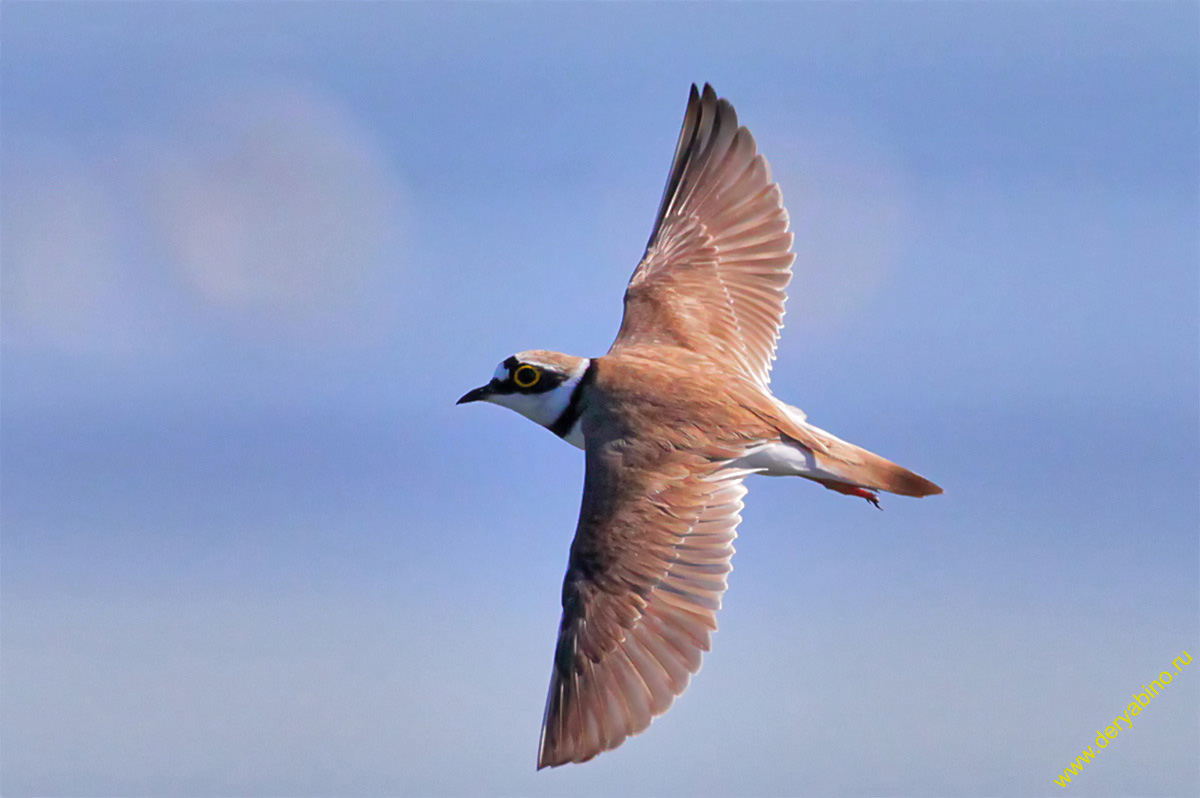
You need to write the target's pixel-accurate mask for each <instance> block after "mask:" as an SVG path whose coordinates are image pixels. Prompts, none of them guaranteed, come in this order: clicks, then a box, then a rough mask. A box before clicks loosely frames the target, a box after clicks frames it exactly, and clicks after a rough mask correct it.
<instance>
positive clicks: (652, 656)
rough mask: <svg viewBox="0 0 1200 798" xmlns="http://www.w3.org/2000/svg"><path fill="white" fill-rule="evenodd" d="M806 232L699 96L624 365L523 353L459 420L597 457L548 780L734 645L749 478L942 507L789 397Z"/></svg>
mask: <svg viewBox="0 0 1200 798" xmlns="http://www.w3.org/2000/svg"><path fill="white" fill-rule="evenodd" d="M788 226H789V220H788V214H787V210H786V209H785V208H784V205H783V198H782V194H781V192H780V189H779V186H778V184H777V183H775V182H774V181H773V180H772V178H771V173H770V169H769V167H768V166H767V161H766V159H765V158H764V157H763V156H762V155H761V154H759V153H758V151H757V146H756V144H755V141H754V138H753V137H752V136H751V134H750V132H749V131H748V130H747V129H746V128H745V127H743V126H740V125H739V124H738V118H737V113H736V112H735V110H734V108H733V106H732V105H731V104H730V103H729V101H728V100H726V99H723V98H718V96H717V94H716V92H715V91H714V89H713V88H712V86H711V85H709V84H707V83H706V84H705V86H704V88H703V90H700V89H698V88H697V87H696V85H695V84H693V85H692V87H691V91H690V92H689V95H688V103H687V109H686V111H685V114H684V121H683V126H682V129H681V130H680V134H679V140H678V143H677V145H676V148H675V155H674V158H673V159H672V162H671V168H670V171H669V173H668V178H667V184H666V188H665V190H664V191H663V196H662V199H661V201H660V203H659V208H658V215H657V217H656V220H655V223H654V227H653V232H652V233H651V235H650V239H649V242H648V244H647V246H646V249H645V252H644V254H643V256H642V258H641V260H640V262H639V263H638V265H637V267H636V268H635V269H634V272H633V275H632V277H631V278H630V280H629V284H628V287H627V288H626V290H625V298H624V301H625V305H624V315H623V318H622V320H621V326H620V329H619V331H618V333H617V337H616V340H615V341H614V342H613V344H612V346H611V348H610V349H609V350H608V352H607V353H606V354H604V355H603V356H601V357H577V356H574V355H566V354H562V353H559V352H553V351H548V350H538V349H535V350H529V351H524V352H519V353H517V354H514V355H512V356H511V357H508V358H506V359H505V360H504V361H503V362H501V363H500V365H499V366H497V368H496V370H495V373H494V374H493V375H492V378H491V380H490V381H489V382H488V383H487V384H485V385H483V386H481V387H478V388H475V389H473V390H471V391H468V392H467V393H466V394H465V395H463V396H462V398H460V399H459V400H458V404H465V403H469V402H478V401H483V402H490V403H492V404H496V405H500V406H502V407H507V408H510V409H512V410H515V411H516V412H518V413H520V414H521V415H523V416H525V417H527V418H529V419H530V420H532V421H534V422H536V423H538V424H540V425H541V426H543V427H545V428H547V429H549V430H550V431H551V432H553V433H554V434H555V435H557V436H558V437H560V438H562V439H563V440H565V441H567V442H568V443H570V444H572V445H574V446H577V447H579V448H581V449H583V450H584V461H585V475H584V485H583V499H582V504H581V508H580V512H579V521H578V524H577V526H576V530H575V537H574V540H573V541H572V543H571V549H570V558H569V562H568V566H567V573H566V576H565V577H564V580H563V587H562V620H561V622H560V624H559V630H558V640H557V645H556V647H555V651H554V661H553V667H552V673H551V680H550V689H549V695H548V696H547V700H546V704H545V711H544V714H543V718H542V731H541V738H540V741H539V745H538V756H537V768H538V770H541V769H542V768H545V767H555V766H559V765H563V764H566V763H572V762H585V761H587V760H590V759H592V758H593V757H595V756H596V755H598V754H600V753H602V752H604V751H608V750H611V749H614V748H616V747H617V746H619V745H621V744H622V743H623V742H624V741H625V740H626V739H627V738H628V737H630V736H632V735H635V734H638V733H640V732H642V731H644V730H645V729H646V728H647V727H648V726H649V725H650V723H651V721H652V720H653V719H654V718H655V717H657V716H659V715H661V714H662V713H663V712H665V711H666V710H667V709H668V708H669V707H670V706H671V704H672V702H673V701H674V699H675V698H676V697H677V696H678V695H680V694H681V693H682V692H683V691H684V690H685V688H686V687H687V685H688V682H689V680H690V678H691V676H692V675H693V674H695V673H696V672H697V671H698V670H699V668H700V661H701V655H702V654H703V653H704V652H707V651H708V650H709V648H710V643H711V637H712V633H713V632H714V631H715V630H716V621H715V617H716V613H717V610H718V609H719V608H720V606H721V598H722V595H723V594H724V592H725V589H726V586H727V578H728V574H729V572H730V571H731V568H732V566H731V562H730V561H731V557H732V555H733V552H734V549H733V541H734V538H735V537H736V536H737V526H738V524H739V523H740V521H741V515H740V513H741V510H742V508H743V502H742V499H743V497H744V495H745V493H746V488H745V486H744V484H743V482H744V480H745V479H746V477H748V476H750V475H752V474H765V475H768V476H797V477H802V478H805V479H808V480H811V481H813V482H816V483H818V484H820V485H822V486H824V487H826V488H829V489H831V490H834V491H837V492H839V493H843V494H846V495H849V496H856V497H860V498H863V499H866V500H867V501H869V502H871V503H872V504H874V505H875V506H876V507H878V506H879V498H878V492H879V491H885V492H889V493H893V494H899V495H902V496H915V497H919V496H929V495H933V494H938V493H941V492H942V489H941V488H940V487H938V486H937V485H935V484H934V483H933V482H930V481H929V480H927V479H925V478H924V477H921V476H918V475H917V474H915V473H913V472H911V471H909V470H908V469H905V468H903V467H901V466H899V465H897V464H895V463H893V462H891V461H889V460H885V459H884V458H883V457H880V456H879V455H877V454H874V453H872V452H869V451H867V450H866V449H863V448H860V447H858V446H856V445H854V444H852V443H848V442H846V441H844V440H842V439H840V438H838V437H836V436H834V435H833V434H831V433H829V432H826V431H825V430H823V429H820V428H819V427H817V426H815V425H813V424H811V423H810V422H809V421H808V419H807V416H806V414H805V413H804V411H802V410H800V409H799V408H797V407H794V406H792V405H789V404H787V403H785V402H783V401H782V400H780V399H777V398H776V397H775V396H774V394H772V392H771V388H770V370H771V366H772V363H773V361H774V359H775V351H776V343H777V341H778V338H779V333H780V329H781V327H782V321H783V314H784V302H785V300H786V298H787V295H786V289H787V286H788V282H789V281H790V279H791V275H792V272H791V269H792V263H793V260H794V258H795V255H794V254H793V253H792V244H793V235H792V233H790V232H789V231H788Z"/></svg>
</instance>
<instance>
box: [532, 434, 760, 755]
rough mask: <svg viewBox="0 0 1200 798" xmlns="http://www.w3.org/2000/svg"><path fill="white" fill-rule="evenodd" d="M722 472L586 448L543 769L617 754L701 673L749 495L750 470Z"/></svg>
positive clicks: (622, 444) (648, 453)
mask: <svg viewBox="0 0 1200 798" xmlns="http://www.w3.org/2000/svg"><path fill="white" fill-rule="evenodd" d="M720 465H721V464H720V463H719V462H716V463H714V462H713V460H711V459H709V458H708V457H706V456H702V455H699V454H693V453H685V452H680V451H678V450H670V449H664V448H663V447H658V446H647V445H639V443H638V442H637V441H630V440H628V439H618V440H610V441H606V442H605V441H597V440H595V439H589V440H588V442H587V476H586V478H585V481H584V491H583V506H582V509H581V510H580V517H579V526H578V528H577V529H576V532H575V540H574V542H573V543H572V545H571V559H570V565H569V567H568V569H567V575H566V579H565V580H564V581H563V595H562V604H563V616H562V623H561V626H560V628H559V635H558V646H557V648H556V650H555V654H554V672H553V675H552V676H551V679H550V695H549V697H548V698H547V700H546V713H545V717H544V718H543V721H542V739H541V746H540V750H539V752H538V768H539V769H540V768H543V767H548V766H550V767H552V766H555V765H561V764H564V763H567V762H583V761H586V760H588V759H591V758H592V757H594V756H596V754H599V753H601V752H602V751H607V750H609V749H612V748H616V747H617V746H618V745H620V744H621V742H622V741H624V740H625V738H626V737H629V736H630V735H633V734H637V733H638V732H640V731H642V730H644V729H645V728H646V727H647V726H649V725H650V722H651V721H652V720H653V719H654V717H655V716H657V715H660V714H662V713H663V712H665V711H666V710H667V708H668V707H669V706H670V705H671V702H672V701H674V699H675V696H677V695H679V694H680V693H682V692H683V691H684V689H685V688H686V687H687V684H688V680H689V678H690V677H691V675H692V674H693V673H695V672H696V671H697V670H699V668H700V656H701V654H702V652H704V651H707V650H708V648H709V635H710V634H711V633H712V632H713V631H714V630H715V629H716V621H715V616H716V612H717V609H718V608H719V607H720V606H721V595H722V594H723V593H724V592H725V579H726V574H728V572H729V570H730V568H731V566H730V558H731V557H732V556H733V540H734V538H735V537H737V532H736V529H737V525H738V522H739V521H740V520H741V517H740V516H739V513H740V511H741V508H742V497H743V496H744V495H745V492H746V491H745V488H744V487H742V478H743V476H744V475H745V473H746V472H737V471H730V470H728V469H726V470H724V471H721V470H720Z"/></svg>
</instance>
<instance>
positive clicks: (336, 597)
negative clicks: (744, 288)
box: [0, 3, 1200, 796]
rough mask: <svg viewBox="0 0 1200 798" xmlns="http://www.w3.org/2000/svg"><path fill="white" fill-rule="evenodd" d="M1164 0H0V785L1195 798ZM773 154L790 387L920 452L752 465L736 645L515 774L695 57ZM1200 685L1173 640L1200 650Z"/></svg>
mask: <svg viewBox="0 0 1200 798" xmlns="http://www.w3.org/2000/svg"><path fill="white" fill-rule="evenodd" d="M1198 13H1200V12H1197V8H1196V6H1195V5H1194V4H1190V3H1138V4H1082V3H1080V4H1075V3H1055V4H1008V3H1004V4H1000V3H992V4H969V5H965V4H964V5H956V4H954V5H952V4H935V3H917V4H890V5H883V4H854V5H841V4H795V5H784V4H763V5H738V6H733V5H681V4H662V5H649V4H646V5H640V4H613V5H592V4H570V5H542V4H456V5H452V4H358V5H333V4H323V3H313V4H267V3H257V4H238V5H232V4H230V5H225V4H207V3H194V4H177V5H157V4H142V3H92V4H78V3H55V4H31V3H8V4H6V5H5V8H4V14H3V19H2V20H0V37H2V41H0V45H2V47H0V50H2V52H0V99H2V101H3V116H2V118H0V126H2V134H3V136H2V140H0V169H2V173H0V174H2V177H3V192H2V196H0V225H2V228H0V233H2V236H0V258H2V267H3V271H2V275H0V279H2V283H0V288H2V291H0V311H2V313H0V330H2V332H3V339H2V343H0V353H2V355H3V368H2V374H0V378H2V385H0V388H2V392H0V449H2V451H0V454H2V457H0V478H2V480H0V491H2V499H3V502H2V505H0V521H2V523H3V538H2V540H0V553H2V555H3V563H2V569H3V570H2V572H0V576H2V590H3V608H2V610H3V612H2V616H0V623H2V627H0V631H2V633H3V650H2V651H0V678H2V680H3V697H2V699H0V731H2V732H3V738H4V746H3V756H2V758H0V779H2V782H0V783H2V785H3V789H4V793H5V795H32V794H38V795H202V794H226V795H267V794H270V795H283V794H287V795H328V794H344V795H489V794H498V795H518V794H519V795H561V794H574V795H612V794H628V795H689V796H692V795H780V796H783V795H831V794H837V795H847V796H868V795H878V794H889V795H923V796H937V795H946V794H960V795H1042V794H1046V793H1047V792H1067V791H1068V790H1069V792H1071V793H1074V794H1077V795H1122V794H1139V795H1179V794H1191V793H1194V792H1196V790H1197V788H1198V786H1200V773H1198V770H1197V765H1196V762H1195V750H1197V747H1198V746H1200V737H1198V732H1197V727H1196V723H1195V717H1196V711H1197V708H1198V706H1200V688H1198V684H1200V670H1196V671H1191V670H1188V669H1185V670H1184V672H1182V673H1180V674H1179V675H1178V678H1177V679H1176V681H1175V682H1174V683H1173V684H1172V685H1171V686H1170V688H1169V690H1168V691H1166V692H1164V694H1163V695H1162V696H1161V697H1159V698H1158V699H1156V700H1155V702H1154V703H1153V705H1152V706H1151V707H1150V708H1149V709H1147V710H1146V711H1145V712H1144V713H1143V714H1141V715H1139V716H1138V719H1137V723H1136V725H1135V727H1134V728H1132V729H1130V730H1128V731H1126V732H1124V733H1122V734H1121V735H1120V737H1119V738H1118V739H1117V740H1115V741H1114V742H1113V743H1112V744H1111V745H1110V746H1108V747H1107V748H1106V749H1104V751H1103V752H1101V754H1100V755H1098V757H1097V759H1096V761H1095V762H1094V763H1092V764H1090V765H1088V766H1086V768H1085V771H1084V772H1083V773H1082V774H1081V775H1080V776H1078V777H1077V778H1076V780H1075V781H1074V782H1073V783H1072V784H1071V786H1070V787H1069V788H1068V790H1061V789H1060V788H1059V787H1058V786H1057V785H1055V784H1054V783H1053V782H1052V778H1053V777H1054V776H1056V775H1060V774H1061V772H1062V768H1063V767H1064V766H1065V765H1066V764H1067V763H1068V762H1069V761H1071V760H1072V759H1073V758H1074V757H1075V756H1076V755H1077V754H1078V753H1079V750H1080V749H1081V748H1082V747H1083V746H1085V745H1087V744H1089V743H1091V742H1092V741H1093V740H1094V738H1095V735H1096V729H1097V726H1101V727H1102V726H1103V725H1106V724H1108V723H1111V719H1112V717H1113V716H1114V714H1116V713H1119V712H1122V711H1123V710H1124V707H1125V706H1126V704H1127V703H1128V701H1129V700H1131V698H1129V696H1130V694H1131V693H1132V692H1134V691H1136V690H1137V689H1138V688H1139V686H1140V685H1142V684H1144V683H1146V682H1147V681H1148V680H1149V679H1151V678H1153V677H1154V676H1155V675H1156V674H1157V673H1158V672H1159V671H1161V670H1162V669H1164V668H1166V667H1168V666H1169V665H1170V662H1171V660H1172V659H1173V658H1174V657H1176V656H1178V655H1179V653H1180V652H1181V651H1182V650H1185V649H1186V650H1188V651H1190V652H1192V653H1193V654H1195V653H1196V652H1197V649H1200V639H1198V638H1200V636H1198V634H1197V631H1198V629H1200V610H1198V607H1200V601H1198V599H1200V583H1198V577H1197V570H1198V563H1200V547H1198V545H1197V529H1200V507H1198V505H1197V493H1196V485H1197V480H1198V478H1200V429H1198V418H1200V413H1198V411H1200V407H1198V406H1197V404H1198V400H1197V397H1198V396H1200V370H1198V366H1197V364H1198V363H1200V351H1198V337H1197V329H1198V326H1197V323H1198V321H1200V319H1198V313H1197V298H1198V296H1200V280H1198V271H1197V263H1198V262H1200V260H1198V256H1200V234H1198V233H1197V225H1196V220H1197V217H1198V215H1200V199H1198V187H1200V158H1198V155H1197V153H1198V151H1200V146H1198V145H1200V129H1198V116H1197V108H1198V107H1200V81H1198V78H1197V75H1198V71H1197V59H1198V56H1200V35H1198V33H1197V31H1198V30H1200V26H1198V24H1197V23H1198V22H1200V19H1198ZM704 81H711V82H712V83H713V84H714V86H716V88H717V90H718V91H719V92H720V93H721V94H722V95H723V96H726V97H728V98H729V99H730V100H732V101H733V102H734V104H735V105H736V106H737V108H738V110H739V113H740V116H741V119H742V122H743V123H744V124H746V125H748V126H749V127H750V128H751V130H752V131H753V132H754V134H755V137H756V139H757V140H758V143H759V146H760V149H761V151H762V152H763V153H764V154H765V155H766V156H767V158H768V159H769V160H770V163H771V165H772V168H773V172H774V174H775V176H776V178H777V179H778V180H779V182H780V184H781V186H782V189H783V192H784V197H785V200H786V201H787V204H788V207H789V210H790V212H791V217H792V222H793V229H794V230H795V231H796V234H797V236H796V251H797V268H796V272H797V274H796V278H795V280H794V281H793V287H792V290H791V292H790V293H791V300H790V302H789V308H788V311H789V312H788V317H787V329H786V330H785V333H784V337H783V339H782V342H781V347H780V353H779V354H780V358H779V361H778V363H777V365H776V368H775V371H774V383H773V384H774V388H775V390H776V392H777V393H778V394H779V395H780V396H781V397H782V398H784V399H785V400H787V401H789V402H792V403H794V404H797V405H799V406H801V407H803V408H805V409H806V410H807V411H808V412H809V414H810V417H811V418H812V419H813V420H814V422H815V423H817V424H819V425H820V426H822V427H825V428H827V429H830V430H832V431H834V432H835V433H837V434H838V435H840V436H842V437H844V438H846V439H848V440H852V441H854V442H856V443H859V444H861V445H864V446H867V447H868V448H871V449H873V450H875V451H878V452H880V453H881V454H883V455H885V456H888V457H890V458H893V459H895V460H897V461H899V462H901V463H903V464H904V465H907V466H909V467H911V468H913V469H914V470H916V471H918V472H920V473H922V474H924V475H927V476H929V477H930V478H932V479H934V480H935V481H937V482H938V483H940V484H942V485H943V486H944V487H945V489H946V494H945V495H944V496H940V497H937V498H933V499H926V500H922V501H912V500H906V499H902V498H890V499H886V500H885V502H884V510H885V511H884V512H883V513H879V512H876V511H875V510H873V509H872V508H870V507H869V506H867V505H866V504H865V503H863V502H860V501H853V500H850V499H848V498H845V497H841V496H837V495H835V494H833V493H831V492H829V491H824V490H820V489H819V488H817V487H815V486H813V485H809V484H807V483H804V484H797V483H798V481H796V480H770V479H765V478H759V479H755V480H753V481H752V483H751V485H750V488H751V490H750V494H749V496H748V500H747V509H746V511H745V512H744V519H745V520H744V522H743V524H742V527H741V530H740V531H741V537H740V538H739V545H738V555H737V557H736V558H735V561H734V565H735V571H734V573H733V575H732V577H731V589H730V591H729V593H728V594H727V598H726V602H725V607H724V609H723V610H722V613H721V616H720V622H721V631H720V632H719V634H718V635H717V636H716V639H715V643H714V650H713V652H712V653H711V654H710V655H709V656H708V657H707V658H706V661H705V666H704V669H703V671H702V672H701V674H700V675H699V676H698V677H697V678H696V679H695V680H694V681H693V684H692V686H691V688H690V689H689V690H688V692H687V693H686V694H685V695H684V696H683V698H681V699H680V700H679V701H678V702H677V704H676V706H675V707H674V708H672V710H671V711H670V712H669V713H668V714H667V715H665V716H664V717H662V718H660V719H659V720H657V721H656V722H655V723H654V725H653V726H652V727H651V729H650V730H649V731H648V732H646V733H645V734H643V735H641V736H640V737H638V738H635V739H633V740H631V741H629V742H628V743H627V744H626V745H625V746H623V747H622V748H621V749H619V750H618V751H615V752H612V753H609V754H606V755H604V756H602V757H600V758H599V759H597V760H595V761H594V762H591V763H588V764H586V765H583V766H577V767H569V768H563V769H558V770H555V771H552V772H543V773H535V772H534V769H533V764H534V756H535V749H536V743H537V734H538V726H539V723H540V720H541V712H542V702H543V700H544V696H545V688H546V684H547V681H548V678H549V668H550V657H551V651H552V647H553V642H554V634H555V629H556V624H557V618H558V611H559V609H558V605H557V602H558V596H559V586H560V583H561V578H562V571H563V569H564V566H565V562H566V556H567V548H568V545H569V540H570V535H571V532H572V530H573V528H574V521H575V515H576V513H577V511H578V502H579V491H580V485H581V482H582V471H583V467H582V459H581V457H580V456H579V453H578V452H577V451H576V450H574V449H571V448H570V447H567V446H564V445H563V444H562V443H561V442H559V441H557V440H555V439H554V438H553V436H551V435H549V434H548V433H546V432H545V431H544V430H541V429H539V428H537V427H535V426H534V425H532V424H529V423H528V422H527V421H525V420H523V419H520V418H519V417H518V416H516V415H515V414H512V413H508V412H507V411H502V410H499V409H496V408H492V407H480V406H471V407H466V408H463V407H459V408H456V407H454V404H453V403H454V400H455V399H456V398H457V397H458V396H459V395H460V394H461V393H462V392H464V391H465V390H466V389H468V388H470V387H473V386H475V385H478V384H480V383H481V382H483V381H485V380H486V379H487V378H488V376H489V375H490V374H491V372H492V369H493V368H494V366H495V364H496V363H497V362H498V361H500V360H502V359H503V358H504V357H506V356H507V355H509V354H511V353H513V352H515V351H518V350H522V349H528V348H551V349H558V350H561V351H566V352H573V353H577V354H583V355H595V354H601V353H603V351H604V350H605V349H606V348H607V346H608V344H609V342H610V341H611V338H612V335H613V334H614V333H615V330H616V328H617V325H618V322H619V318H620V310H621V307H620V296H621V292H622V290H623V287H624V283H625V281H626V280H627V279H628V276H629V273H630V272H631V271H632V268H633V266H634V263H635V262H636V260H637V258H638V257H639V255H640V254H641V248H642V247H643V246H644V244H645V239H646V237H647V235H648V234H649V228H650V224H651V222H652V219H653V213H654V210H655V209H656V207H657V202H658V198H659V195H660V192H661V190H662V182H663V180H664V179H665V176H666V170H667V166H668V162H669V159H670V155H671V152H672V148H673V146H674V141H675V136H676V135H677V132H678V126H679V123H680V120H681V116H682V112H683V107H684V104H685V100H686V94H687V88H688V85H689V84H690V83H692V82H704ZM1193 667H1195V666H1193Z"/></svg>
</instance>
